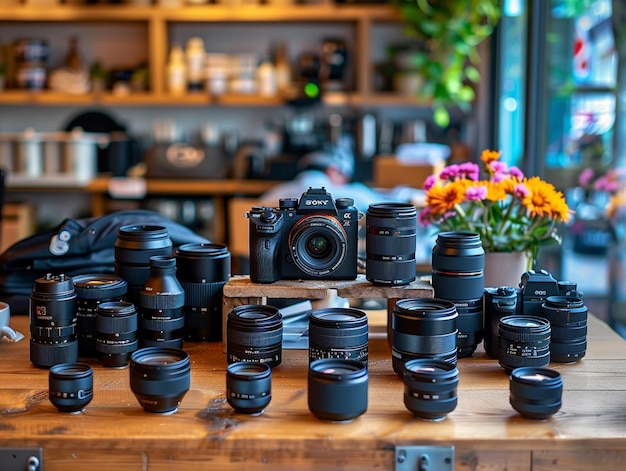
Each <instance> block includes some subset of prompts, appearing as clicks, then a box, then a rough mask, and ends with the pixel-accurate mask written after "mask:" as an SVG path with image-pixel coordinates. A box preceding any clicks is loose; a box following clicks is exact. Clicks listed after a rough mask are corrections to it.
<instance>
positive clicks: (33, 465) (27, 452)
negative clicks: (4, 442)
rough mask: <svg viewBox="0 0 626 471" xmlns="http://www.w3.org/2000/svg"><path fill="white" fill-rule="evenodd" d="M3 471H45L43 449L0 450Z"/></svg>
mask: <svg viewBox="0 0 626 471" xmlns="http://www.w3.org/2000/svg"><path fill="white" fill-rule="evenodd" d="M0 463H2V465H1V466H2V470H3V471H40V470H42V469H43V452H42V450H41V448H0Z"/></svg>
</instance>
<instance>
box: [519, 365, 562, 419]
mask: <svg viewBox="0 0 626 471" xmlns="http://www.w3.org/2000/svg"><path fill="white" fill-rule="evenodd" d="M510 391H511V392H510V402H511V406H513V409H515V410H516V411H517V412H519V413H520V414H521V415H522V416H523V417H526V418H528V419H535V420H545V419H547V418H549V417H550V416H551V415H552V414H554V413H556V412H558V410H559V409H560V408H561V396H562V395H563V380H562V379H561V375H560V374H559V373H558V371H554V370H550V369H547V368H532V367H525V368H516V369H514V370H513V372H512V373H511V378H510Z"/></svg>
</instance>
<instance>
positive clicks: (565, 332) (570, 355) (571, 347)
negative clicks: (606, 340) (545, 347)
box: [541, 296, 588, 363]
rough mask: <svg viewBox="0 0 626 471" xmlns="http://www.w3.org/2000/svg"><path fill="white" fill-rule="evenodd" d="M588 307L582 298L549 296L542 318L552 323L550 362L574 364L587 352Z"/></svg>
mask: <svg viewBox="0 0 626 471" xmlns="http://www.w3.org/2000/svg"><path fill="white" fill-rule="evenodd" d="M587 312H588V309H587V306H585V304H584V303H583V300H582V299H580V298H575V297H570V296H549V297H548V299H546V302H544V303H543V304H542V305H541V316H542V317H544V318H545V319H547V320H548V321H550V327H551V329H552V332H551V337H550V360H551V361H554V362H557V363H573V362H575V361H578V360H580V359H581V358H583V357H584V356H585V353H586V351H587Z"/></svg>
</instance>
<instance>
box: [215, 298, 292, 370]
mask: <svg viewBox="0 0 626 471" xmlns="http://www.w3.org/2000/svg"><path fill="white" fill-rule="evenodd" d="M282 348H283V316H282V315H281V313H280V311H279V310H278V308H276V307H274V306H269V305H257V304H243V305H241V306H235V307H234V308H233V310H232V311H230V312H229V313H228V317H227V319H226V361H227V362H228V363H229V364H230V363H236V362H240V361H247V362H252V363H265V364H267V365H269V366H270V367H271V368H274V367H275V366H278V365H280V362H281V361H282Z"/></svg>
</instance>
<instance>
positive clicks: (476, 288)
mask: <svg viewBox="0 0 626 471" xmlns="http://www.w3.org/2000/svg"><path fill="white" fill-rule="evenodd" d="M432 267H433V269H432V270H433V271H432V286H433V290H434V292H435V297H436V298H439V299H447V300H448V301H452V302H454V304H455V305H456V309H457V311H458V313H459V319H458V324H457V327H458V336H457V346H458V356H459V358H465V357H469V356H472V354H473V353H474V351H475V350H476V347H477V345H478V344H479V343H480V342H482V339H483V291H484V289H485V281H484V278H485V277H484V267H485V251H484V250H483V247H482V243H481V242H480V236H479V235H478V234H475V233H473V232H442V233H440V234H439V235H438V236H437V242H436V244H435V246H434V247H433V253H432Z"/></svg>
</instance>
